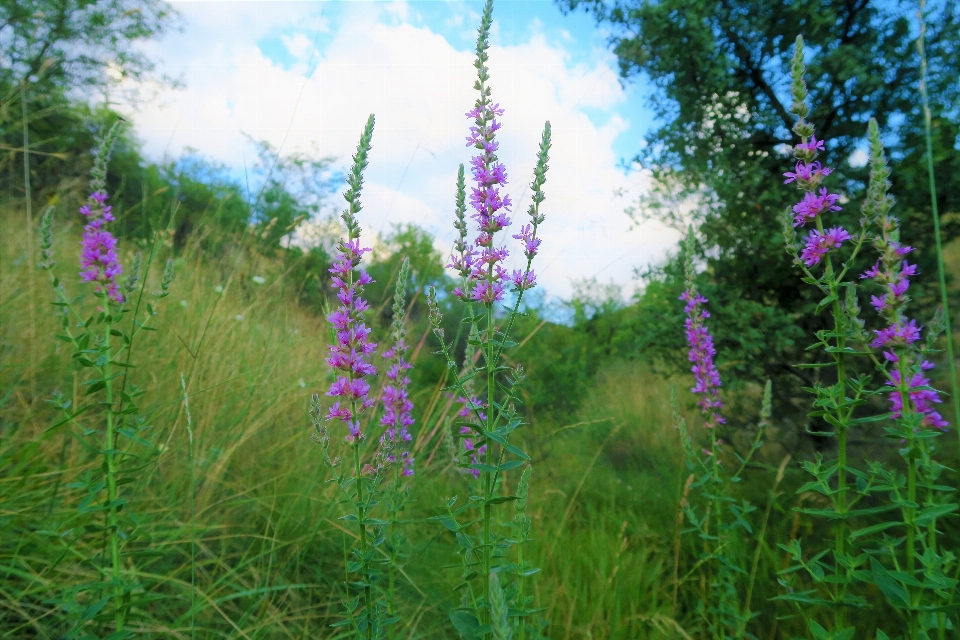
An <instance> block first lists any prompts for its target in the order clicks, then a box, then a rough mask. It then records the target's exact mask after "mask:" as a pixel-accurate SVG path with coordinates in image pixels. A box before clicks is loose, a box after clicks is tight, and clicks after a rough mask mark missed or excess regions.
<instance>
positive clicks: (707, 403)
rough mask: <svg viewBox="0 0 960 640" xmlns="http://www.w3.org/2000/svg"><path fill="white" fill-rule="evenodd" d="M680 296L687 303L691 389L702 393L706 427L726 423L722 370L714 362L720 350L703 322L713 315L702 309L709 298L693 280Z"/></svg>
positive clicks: (685, 309)
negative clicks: (699, 291)
mask: <svg viewBox="0 0 960 640" xmlns="http://www.w3.org/2000/svg"><path fill="white" fill-rule="evenodd" d="M680 299H681V300H683V301H684V302H686V305H684V308H683V310H684V312H685V313H686V315H687V319H686V321H684V326H685V327H686V334H687V344H688V345H689V346H690V353H689V356H688V359H689V360H690V362H692V363H693V366H692V367H691V368H690V371H692V372H693V377H694V380H695V382H696V384H694V386H693V388H692V389H691V391H693V392H694V393H695V394H697V395H699V396H700V400H699V401H698V402H697V404H699V405H700V410H701V411H702V412H703V414H704V416H706V418H707V422H706V424H705V425H704V426H705V427H706V428H708V429H713V428H715V427H716V426H717V425H718V424H724V422H726V420H724V418H723V416H721V415H720V413H719V411H720V409H721V408H722V407H723V403H722V402H720V387H721V382H720V372H719V371H717V367H716V365H715V364H714V362H713V358H714V356H716V355H717V350H716V348H714V346H713V336H711V335H710V330H709V329H708V328H707V325H706V323H704V320H706V319H707V318H709V317H710V314H709V313H707V311H706V310H705V309H704V308H703V305H704V304H706V302H707V299H706V298H704V297H703V296H702V295H700V294H699V293H697V289H696V287H695V286H694V285H693V284H692V283H690V284H688V288H687V290H686V291H684V292H683V295H681V296H680Z"/></svg>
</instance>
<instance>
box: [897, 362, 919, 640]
mask: <svg viewBox="0 0 960 640" xmlns="http://www.w3.org/2000/svg"><path fill="white" fill-rule="evenodd" d="M897 356H898V358H897V369H898V370H899V372H900V384H899V386H898V390H899V391H900V402H901V406H902V407H903V408H902V409H901V412H900V413H901V416H902V417H903V418H907V417H909V416H910V414H911V413H912V411H911V405H910V386H909V385H910V376H909V372H908V371H907V364H906V360H907V354H906V353H903V352H902V351H901V352H900V353H898V354H897ZM905 422H909V420H906V421H905ZM915 444H916V439H915V438H914V435H913V429H912V428H910V429H909V433H908V435H907V447H906V452H907V501H908V502H909V503H910V504H911V505H912V504H915V503H916V501H917V458H916V454H915V452H914V446H915ZM916 512H917V510H916V508H915V507H913V506H908V507H907V508H906V510H905V513H904V524H905V525H906V528H907V548H906V556H907V574H908V575H909V576H910V577H911V578H913V577H915V576H914V571H915V569H916V555H917V547H916V518H917V513H916ZM911 600H912V598H911ZM911 604H913V603H911ZM908 615H909V616H910V620H909V623H910V624H909V628H910V638H911V640H917V638H918V637H919V633H920V631H919V627H918V623H919V618H918V617H917V614H916V612H915V611H913V610H912V608H911V610H910V611H909V612H908Z"/></svg>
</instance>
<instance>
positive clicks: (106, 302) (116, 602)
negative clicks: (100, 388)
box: [103, 287, 124, 631]
mask: <svg viewBox="0 0 960 640" xmlns="http://www.w3.org/2000/svg"><path fill="white" fill-rule="evenodd" d="M103 313H104V314H105V317H106V328H105V329H104V332H103V352H104V354H105V355H106V362H105V363H104V365H103V378H104V385H105V387H104V394H105V396H106V397H105V400H106V413H107V436H106V443H105V444H106V448H105V450H104V454H103V455H104V458H105V459H106V463H107V529H108V534H107V535H108V538H109V545H110V565H111V571H110V576H111V581H112V582H113V606H114V612H113V617H114V623H115V625H116V629H115V630H116V631H123V623H124V615H123V585H122V584H121V583H120V532H119V522H118V519H117V466H116V465H117V458H116V431H115V429H116V425H115V424H114V415H113V380H112V377H113V376H112V374H111V366H110V360H111V357H112V356H113V354H112V353H111V350H112V349H111V345H110V333H111V330H112V328H113V316H112V315H111V314H110V297H109V295H108V293H107V288H106V287H103Z"/></svg>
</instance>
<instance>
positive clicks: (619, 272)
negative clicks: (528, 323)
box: [132, 0, 676, 296]
mask: <svg viewBox="0 0 960 640" xmlns="http://www.w3.org/2000/svg"><path fill="white" fill-rule="evenodd" d="M174 6H175V7H176V8H177V10H178V11H179V12H180V13H181V16H182V26H183V29H182V30H181V31H180V32H179V33H173V34H170V35H168V36H166V37H165V38H164V39H163V40H162V41H160V42H159V43H151V44H150V45H149V53H151V54H152V55H154V56H155V57H156V58H157V59H159V60H160V61H161V69H162V70H163V71H164V72H165V73H167V74H169V75H171V76H174V77H178V78H180V79H181V80H182V81H183V84H184V87H183V88H182V89H179V90H176V91H171V90H164V91H163V92H162V93H161V95H160V96H159V100H157V101H151V102H150V103H148V104H147V105H144V106H143V107H142V108H141V109H140V110H139V112H137V113H134V114H132V116H133V119H134V121H135V122H136V123H137V127H138V132H139V135H140V137H141V138H142V139H143V140H144V142H145V145H146V149H147V152H148V154H150V155H152V156H154V157H161V156H165V155H166V156H168V157H175V156H176V155H178V154H179V153H181V152H182V151H183V150H185V149H186V148H190V149H194V150H197V151H198V152H200V153H201V154H203V155H205V156H208V157H210V158H212V159H214V160H217V161H219V162H221V163H223V164H224V165H226V166H227V167H228V168H229V169H230V170H232V171H234V172H235V173H236V174H241V173H242V172H243V169H244V166H245V165H248V164H249V163H250V162H251V160H252V147H251V146H250V144H249V141H248V139H247V138H246V137H245V135H244V134H247V135H249V136H251V137H253V138H255V139H258V140H267V141H269V142H270V143H271V144H273V145H274V146H275V147H279V148H280V149H281V151H282V152H284V153H289V152H300V153H310V154H316V155H319V156H329V155H332V156H335V157H337V158H338V159H339V162H340V163H341V165H342V164H344V163H345V161H346V160H347V159H348V157H349V155H350V153H351V152H352V150H353V148H354V147H355V145H356V139H357V137H358V136H359V132H360V128H361V127H362V124H363V121H364V120H365V119H366V116H367V114H368V113H371V112H373V113H375V114H376V116H377V123H378V124H377V129H376V132H375V134H374V151H373V155H372V156H371V163H370V168H369V170H368V173H367V188H366V198H365V203H366V208H365V211H364V214H363V216H362V219H361V224H363V225H364V228H365V229H367V230H368V231H372V232H384V231H389V229H390V226H391V225H393V224H402V223H416V224H419V225H421V226H423V227H424V228H426V229H427V230H428V231H430V232H431V233H432V234H434V236H435V237H436V242H437V246H438V248H441V249H442V250H443V251H444V252H446V251H447V250H448V249H449V246H450V243H451V242H452V240H453V235H454V234H453V229H452V226H451V223H452V220H451V219H450V211H451V210H452V206H451V203H452V198H453V189H452V186H453V178H454V177H455V175H456V166H457V164H459V163H462V162H466V161H467V160H469V156H470V151H469V149H466V148H465V146H464V144H463V140H464V137H465V136H466V133H467V127H468V126H469V123H468V122H467V121H466V119H465V118H464V117H463V114H464V112H465V111H467V110H468V109H470V108H471V106H472V102H473V100H474V95H473V90H472V84H473V74H474V69H473V67H472V58H473V53H472V52H473V49H474V46H475V38H476V35H475V34H476V26H477V24H478V22H479V18H480V11H481V10H482V7H483V5H482V3H480V2H422V1H414V2H372V1H354V2H262V1H254V2H246V1H244V2H238V1H231V2H176V3H174ZM491 45H492V47H491V51H490V69H491V75H492V86H493V89H494V99H495V100H498V101H499V102H500V103H501V105H502V106H503V107H504V108H505V109H506V111H507V113H506V115H505V116H504V118H503V121H504V128H503V130H502V132H501V137H500V139H501V153H500V155H501V159H502V160H503V161H504V163H505V164H506V166H507V169H508V174H509V175H510V177H511V184H510V185H509V192H510V193H511V196H512V197H513V199H514V200H515V201H518V206H516V207H515V215H514V220H515V224H517V225H519V224H521V223H522V222H523V218H524V217H525V215H524V212H525V207H526V204H525V203H524V202H523V199H524V198H525V197H526V189H525V185H526V184H528V183H529V180H530V177H531V171H532V168H533V163H534V160H535V154H536V147H537V143H538V142H539V138H540V133H541V129H542V126H543V122H544V121H545V120H547V119H549V120H550V121H551V124H552V127H553V131H554V150H553V153H552V161H551V163H550V164H551V169H550V173H549V174H548V179H547V186H546V192H547V202H546V203H545V206H544V209H545V213H546V215H547V222H546V223H545V224H544V227H543V252H542V254H541V256H540V258H538V260H540V264H539V265H535V268H537V267H539V268H538V269H537V270H538V273H539V274H540V279H541V282H542V283H543V285H544V287H545V289H546V291H547V293H548V294H549V295H550V296H567V295H569V294H570V292H571V291H572V290H573V289H574V287H575V284H576V282H578V281H582V280H583V279H584V278H587V279H589V278H597V279H598V280H599V281H601V282H614V283H616V284H618V285H621V286H622V287H624V290H625V293H629V292H630V290H631V289H632V287H633V285H634V281H633V278H632V274H633V270H634V268H636V267H641V266H643V265H646V264H649V263H650V262H651V261H656V260H660V259H662V257H663V256H664V254H665V253H666V252H667V251H669V250H670V249H671V248H672V247H673V246H675V242H676V235H675V233H674V232H672V231H670V230H668V229H665V228H663V227H661V226H659V225H657V224H656V223H647V224H645V225H644V226H642V227H640V228H638V229H632V228H631V224H630V220H629V219H628V218H627V216H626V215H625V214H624V213H623V210H624V208H625V207H627V206H629V205H630V204H631V202H632V200H633V199H635V198H636V196H637V195H638V194H639V193H641V192H642V191H643V190H644V189H645V181H646V179H647V177H646V176H645V175H644V174H643V173H642V172H637V171H625V170H624V169H623V167H622V166H621V163H622V161H623V160H624V159H629V158H630V157H631V156H632V155H633V154H634V153H635V152H636V150H637V149H638V147H639V142H640V140H641V139H642V137H643V135H644V134H645V133H646V132H647V130H648V129H649V127H650V126H651V123H652V118H651V114H650V112H649V110H648V109H647V108H646V106H645V101H646V91H647V88H646V87H645V86H644V85H643V84H642V83H638V82H635V81H631V82H628V83H622V82H621V81H620V78H619V74H618V70H617V66H616V59H615V58H614V56H613V55H612V54H611V53H610V52H609V48H608V45H607V33H606V32H605V31H604V30H602V29H600V28H598V27H597V25H596V24H595V22H594V20H593V18H592V17H591V16H589V15H586V14H585V13H583V12H577V13H573V14H568V15H564V14H563V13H562V12H561V11H560V10H559V9H558V8H557V6H556V5H555V4H553V3H552V2H545V1H530V0H498V2H497V4H496V6H495V10H494V26H493V31H492V37H491ZM307 232H309V229H306V230H305V236H304V237H307V236H309V233H307ZM371 241H372V240H371ZM504 241H505V242H507V243H508V244H509V243H510V242H513V241H512V240H510V238H509V236H507V237H505V238H504Z"/></svg>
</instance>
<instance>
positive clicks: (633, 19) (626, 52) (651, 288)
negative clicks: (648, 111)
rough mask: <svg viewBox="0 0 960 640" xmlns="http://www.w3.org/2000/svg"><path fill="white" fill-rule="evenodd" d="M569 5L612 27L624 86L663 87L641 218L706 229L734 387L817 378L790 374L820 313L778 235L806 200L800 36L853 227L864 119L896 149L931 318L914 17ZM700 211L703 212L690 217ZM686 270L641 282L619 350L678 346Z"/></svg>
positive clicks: (940, 79)
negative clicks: (651, 181) (799, 176)
mask: <svg viewBox="0 0 960 640" xmlns="http://www.w3.org/2000/svg"><path fill="white" fill-rule="evenodd" d="M559 1H560V4H561V6H562V7H564V8H565V9H567V10H574V9H576V8H584V9H586V10H588V11H590V12H592V13H593V14H594V15H595V16H596V18H597V20H598V21H600V22H604V23H607V24H609V25H611V26H612V27H613V28H614V32H613V34H614V35H613V36H612V37H611V44H612V47H613V51H614V52H615V53H616V55H617V57H618V60H619V63H620V70H621V73H622V75H623V77H624V78H634V77H637V76H642V77H645V78H646V79H647V80H648V81H649V83H650V85H651V86H652V87H653V88H654V92H653V94H652V95H651V97H650V103H651V105H652V107H653V109H654V110H655V112H656V115H657V116H658V119H659V121H660V122H662V123H663V124H662V125H660V126H659V127H657V128H656V129H655V130H653V131H651V132H650V133H649V135H648V136H647V145H646V146H645V148H644V149H642V150H641V151H640V152H639V153H638V155H637V157H636V158H635V161H636V162H638V163H639V164H640V165H642V166H644V167H646V168H648V169H650V170H651V171H652V173H653V175H654V178H655V183H656V184H657V188H655V189H654V191H653V192H652V193H651V196H650V197H648V198H647V199H646V200H643V201H641V202H640V203H638V206H637V207H635V208H634V209H633V210H632V213H633V214H634V216H636V217H637V218H638V219H639V218H643V217H645V216H652V217H658V218H660V219H662V220H664V221H665V222H667V223H671V224H673V225H674V226H677V225H686V224H690V223H692V224H694V225H695V226H696V227H697V232H698V240H699V247H698V250H699V253H700V256H699V257H700V261H701V263H702V264H703V265H704V267H705V274H704V275H703V279H704V283H703V285H702V286H701V290H702V291H703V293H705V294H706V295H707V296H708V297H710V298H711V309H713V310H714V315H715V320H716V324H715V327H716V332H717V339H718V348H719V349H720V351H721V356H722V359H723V360H725V361H726V362H727V365H728V366H727V368H726V372H727V375H728V377H729V376H731V374H732V375H733V376H736V377H738V378H740V379H754V380H757V379H762V378H765V377H768V376H774V377H781V379H783V378H788V379H791V380H792V384H787V385H784V384H781V385H779V389H780V391H781V394H783V393H786V394H787V395H788V396H789V395H792V394H791V393H789V391H790V389H791V388H793V389H795V388H796V384H797V383H801V384H802V383H806V382H809V381H810V379H809V375H810V374H809V372H807V371H803V370H799V369H797V368H795V367H793V366H792V365H793V364H795V363H797V362H799V361H802V360H803V359H804V358H805V353H804V348H805V347H806V345H807V339H806V336H809V335H810V331H811V330H812V329H816V328H819V325H807V326H804V325H803V324H802V323H805V322H810V320H809V319H810V318H812V317H813V314H812V313H810V311H811V310H812V308H813V306H814V305H815V302H814V301H813V300H811V298H810V297H809V294H808V292H807V291H806V290H805V288H803V287H802V286H801V283H800V281H799V278H798V276H797V273H796V271H795V270H794V269H792V268H791V265H790V261H789V258H788V257H787V255H786V253H785V252H784V251H783V235H782V232H781V229H782V222H781V219H782V216H781V214H782V212H783V211H784V209H785V208H786V207H787V206H788V205H789V204H790V203H791V199H793V198H794V197H795V194H794V192H793V190H792V189H789V188H786V187H783V185H782V184H781V183H782V181H783V178H782V177H781V174H782V173H783V172H784V171H786V170H788V169H789V166H790V159H789V155H788V154H789V145H790V144H792V139H791V134H790V127H791V126H792V124H793V120H792V117H791V116H790V114H789V113H788V106H789V63H790V57H791V55H792V46H793V42H794V39H795V37H796V35H798V34H802V35H803V36H804V39H805V41H806V42H807V43H808V46H809V48H810V49H811V50H810V55H809V58H808V67H807V68H808V73H809V76H808V78H809V80H808V82H809V87H810V95H811V103H812V104H813V105H814V110H813V112H812V114H811V116H810V118H809V119H810V120H811V121H812V122H814V123H815V124H816V125H817V130H818V132H819V133H820V134H822V136H823V137H824V138H825V139H826V140H827V160H828V162H829V163H830V166H832V167H835V168H836V170H837V174H836V175H838V176H839V177H840V179H841V183H842V184H844V185H845V188H846V190H847V195H848V197H849V198H850V201H849V202H847V203H845V205H844V215H846V216H848V218H849V219H848V222H849V221H850V220H855V219H857V217H858V213H857V212H858V209H859V203H858V199H859V197H860V196H861V195H862V191H863V186H864V183H865V177H866V175H865V169H864V168H863V165H864V163H863V162H862V161H861V162H857V156H858V155H860V154H858V153H857V152H858V150H860V149H862V148H863V146H864V139H865V135H866V122H867V120H868V119H869V118H870V117H876V118H877V119H878V121H879V122H880V124H881V127H882V128H883V130H884V132H885V135H886V138H887V142H888V144H889V148H890V150H891V156H892V159H893V165H894V167H893V170H894V172H893V176H894V189H893V194H894V195H895V196H896V197H897V199H898V201H899V204H898V209H897V211H898V214H899V215H900V217H901V219H902V220H903V223H904V224H903V226H904V232H905V239H906V240H907V242H908V243H909V244H911V245H913V246H915V247H916V248H917V252H916V253H915V254H913V255H914V257H915V258H916V259H917V261H918V262H919V264H920V269H921V271H922V272H924V273H926V274H928V277H927V278H926V289H924V288H923V287H920V288H918V291H917V293H916V295H914V298H915V299H919V300H918V301H919V302H920V303H921V305H922V306H923V307H924V308H925V310H926V311H927V312H932V310H933V307H934V306H935V304H936V296H935V295H934V286H935V277H934V274H935V273H936V267H935V262H934V260H935V256H934V253H933V236H932V223H931V222H930V213H929V196H928V194H927V192H926V191H925V189H924V183H923V182H922V181H921V178H923V177H924V174H923V173H922V170H923V166H924V165H923V164H922V162H923V159H924V148H923V146H922V145H923V134H922V131H923V129H922V127H923V119H922V112H921V107H920V104H919V102H920V101H919V100H918V99H917V89H918V82H919V80H918V71H919V59H918V57H917V53H916V48H915V42H914V31H915V25H912V23H911V20H915V17H914V15H913V9H911V8H904V7H901V6H900V5H898V3H887V2H872V1H870V0H824V1H823V2H818V3H802V2H800V3H795V2H785V1H784V0H759V1H753V2H745V1H741V0H660V1H654V0H612V1H610V2H606V1H604V0H559ZM926 19H927V21H928V25H929V26H928V37H929V47H928V50H927V55H928V58H929V65H930V82H929V87H930V93H931V98H932V101H933V111H934V113H935V114H939V117H937V119H936V122H935V132H934V137H935V142H934V144H935V151H934V153H935V157H936V158H937V160H938V163H939V165H938V166H939V169H938V170H939V172H940V174H939V175H938V180H940V181H941V182H940V184H941V185H943V187H944V188H941V189H940V200H941V201H940V207H941V211H946V212H951V213H952V214H954V215H950V214H948V215H946V216H944V217H945V218H947V219H948V220H949V222H948V224H946V225H945V226H944V231H945V233H946V238H947V239H949V238H953V237H956V235H957V234H958V232H960V225H958V224H957V222H958V220H957V216H956V215H955V214H956V213H957V212H960V172H958V169H960V151H958V149H957V142H958V133H960V127H958V124H957V118H956V116H957V113H958V108H960V102H958V97H960V87H958V85H957V83H956V78H957V76H958V75H960V55H958V51H960V21H958V16H957V9H956V6H955V5H954V4H953V3H952V2H949V1H948V0H944V1H943V2H941V3H939V4H938V5H937V6H936V7H934V9H933V11H932V12H931V14H929V15H928V16H926ZM834 184H837V183H836V182H835V183H834ZM664 195H667V196H669V197H668V198H666V199H663V196H664ZM691 198H692V199H694V200H695V202H696V206H694V207H690V206H680V205H681V204H682V203H684V202H688V201H689V200H690V199H691ZM657 199H659V203H658V202H657V201H656V200H657ZM671 205H675V206H671ZM681 264H682V261H681V257H680V256H677V257H674V258H673V259H671V260H670V261H669V262H668V263H667V264H665V265H661V266H659V267H658V268H655V269H651V270H649V271H647V272H645V273H644V274H643V275H644V276H645V278H646V279H647V281H648V286H647V293H646V294H645V295H644V296H643V298H642V299H641V300H640V301H639V305H638V306H637V307H636V308H635V309H634V315H633V319H634V320H633V321H634V325H633V330H632V331H627V332H626V333H627V334H629V336H624V335H621V336H620V339H622V340H628V341H632V343H633V346H634V348H637V349H654V350H656V351H657V352H658V353H660V354H664V355H666V354H668V353H669V352H675V351H676V350H677V348H679V347H680V344H681V341H682V331H681V328H680V322H681V320H682V318H681V314H680V313H679V308H678V309H676V310H674V309H672V307H676V306H677V304H676V296H677V295H679V293H680V291H681V289H682V273H683V271H682V269H681V268H679V266H680V265H681ZM707 280H709V282H706V281H707ZM671 318H672V322H665V320H667V319H671ZM654 319H655V320H656V322H652V320H654ZM622 333H623V332H622ZM674 362H678V363H679V360H677V359H674ZM777 386H778V385H775V387H777ZM784 399H785V398H784V396H783V395H782V396H781V400H784Z"/></svg>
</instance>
